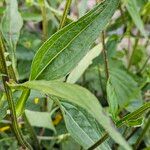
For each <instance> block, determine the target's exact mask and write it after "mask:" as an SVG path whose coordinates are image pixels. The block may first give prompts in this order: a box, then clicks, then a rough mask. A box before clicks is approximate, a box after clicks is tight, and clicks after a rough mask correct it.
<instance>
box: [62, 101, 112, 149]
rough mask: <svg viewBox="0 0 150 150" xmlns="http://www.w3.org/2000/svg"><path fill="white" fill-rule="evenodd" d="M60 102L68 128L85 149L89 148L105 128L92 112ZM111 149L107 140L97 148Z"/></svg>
mask: <svg viewBox="0 0 150 150" xmlns="http://www.w3.org/2000/svg"><path fill="white" fill-rule="evenodd" d="M64 101H65V100H64ZM60 104H61V109H62V111H63V116H64V119H65V124H66V127H67V130H68V131H69V133H70V134H71V136H72V137H73V138H74V139H75V140H76V141H77V142H78V143H79V144H80V145H81V146H83V148H84V149H88V148H89V147H90V146H92V145H93V144H94V143H95V142H97V141H98V140H99V139H100V137H101V136H102V135H103V129H102V127H101V126H100V125H99V124H98V122H97V121H96V120H95V119H94V118H93V117H92V116H91V115H90V114H88V113H87V112H86V111H85V110H83V109H82V108H80V107H77V106H74V105H72V104H71V103H67V102H61V103H60ZM109 149H111V148H110V147H109V145H108V143H107V142H105V143H103V144H101V145H100V146H98V147H97V150H109Z"/></svg>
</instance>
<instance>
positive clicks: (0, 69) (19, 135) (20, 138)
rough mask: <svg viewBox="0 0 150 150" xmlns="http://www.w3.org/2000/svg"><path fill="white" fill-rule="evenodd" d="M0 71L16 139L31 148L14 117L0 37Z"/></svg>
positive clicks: (14, 112) (14, 111)
mask: <svg viewBox="0 0 150 150" xmlns="http://www.w3.org/2000/svg"><path fill="white" fill-rule="evenodd" d="M0 72H1V73H2V74H4V75H3V76H2V81H3V85H4V89H5V93H6V97H7V101H8V106H9V110H10V117H11V120H12V127H13V130H14V133H15V136H16V138H17V140H18V142H19V143H20V144H21V145H22V146H23V147H25V148H28V149H32V148H31V146H30V145H29V144H28V142H27V141H26V140H25V139H24V137H23V135H22V133H21V131H20V129H19V125H18V121H17V117H16V110H15V105H14V101H13V97H12V91H11V89H10V88H9V86H8V85H7V82H9V74H8V69H7V65H6V59H5V56H4V47H3V43H2V39H1V37H0Z"/></svg>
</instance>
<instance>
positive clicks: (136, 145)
mask: <svg viewBox="0 0 150 150" xmlns="http://www.w3.org/2000/svg"><path fill="white" fill-rule="evenodd" d="M149 127H150V118H148V121H147V123H146V125H145V127H144V129H143V131H142V133H141V135H140V136H139V137H138V139H137V141H136V143H135V145H134V150H136V149H138V147H139V145H140V143H141V141H142V139H143V137H144V135H145V133H146V132H147V130H148V129H149Z"/></svg>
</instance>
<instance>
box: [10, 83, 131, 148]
mask: <svg viewBox="0 0 150 150" xmlns="http://www.w3.org/2000/svg"><path fill="white" fill-rule="evenodd" d="M11 86H14V87H16V88H17V87H18V88H22V87H26V88H30V89H34V90H38V91H41V92H43V93H45V94H47V95H52V96H57V97H60V98H62V99H65V100H67V101H68V102H70V103H73V104H76V105H78V106H80V107H81V108H83V109H85V110H86V111H87V112H89V114H91V115H92V116H93V117H94V118H95V119H96V120H97V121H98V123H99V124H101V125H102V127H103V128H104V129H105V130H106V131H107V132H108V133H109V134H110V136H111V137H112V138H113V139H114V140H115V141H116V142H117V143H119V144H120V145H122V146H123V147H124V148H125V149H130V146H129V145H128V143H127V142H126V141H125V140H124V138H123V137H122V136H121V134H120V133H119V132H118V131H117V129H116V128H115V127H114V125H113V123H112V121H111V120H110V118H109V117H108V116H107V115H106V114H105V113H104V111H103V108H102V106H101V105H100V103H99V102H98V100H97V98H96V97H95V96H94V95H93V94H92V93H90V92H89V91H88V90H87V89H85V88H83V87H80V86H78V85H74V84H69V83H63V82H58V81H28V82H26V83H23V84H20V85H13V84H12V85H11ZM60 100H61V99H60Z"/></svg>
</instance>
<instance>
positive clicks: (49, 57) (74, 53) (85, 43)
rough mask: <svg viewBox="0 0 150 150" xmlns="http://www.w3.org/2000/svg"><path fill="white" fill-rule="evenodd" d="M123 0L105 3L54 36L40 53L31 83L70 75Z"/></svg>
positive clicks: (32, 68) (36, 59) (108, 0)
mask: <svg viewBox="0 0 150 150" xmlns="http://www.w3.org/2000/svg"><path fill="white" fill-rule="evenodd" d="M118 2H119V0H105V1H103V2H102V3H101V4H99V5H97V6H96V7H95V8H93V10H91V11H90V12H89V13H87V14H86V15H85V16H83V17H82V18H80V19H79V20H78V21H77V22H73V23H71V24H69V25H68V26H66V27H65V28H63V29H62V30H60V31H58V32H57V33H56V34H54V35H53V36H52V37H50V38H49V39H48V40H47V41H46V42H45V43H44V44H43V45H42V46H41V47H40V48H39V50H38V52H37V53H36V55H35V57H34V59H33V63H32V67H31V76H30V80H35V79H46V80H52V79H58V78H61V77H64V76H65V75H67V74H68V73H69V72H70V71H71V70H72V69H73V68H74V67H75V66H76V65H77V64H78V62H79V61H80V60H81V59H82V58H83V57H84V56H85V55H86V53H87V52H88V51H89V48H90V46H91V45H92V44H93V43H94V41H95V40H96V38H97V37H98V36H99V33H100V32H101V31H102V30H103V29H104V27H105V26H106V24H107V23H108V22H109V20H110V18H111V17H112V15H113V14H114V12H115V10H116V8H117V6H118Z"/></svg>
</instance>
